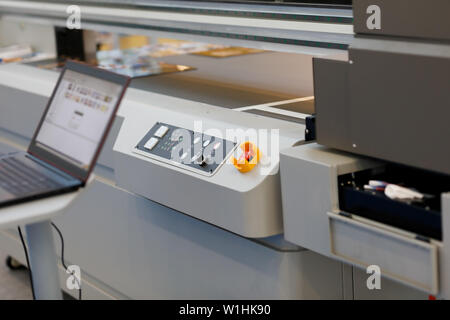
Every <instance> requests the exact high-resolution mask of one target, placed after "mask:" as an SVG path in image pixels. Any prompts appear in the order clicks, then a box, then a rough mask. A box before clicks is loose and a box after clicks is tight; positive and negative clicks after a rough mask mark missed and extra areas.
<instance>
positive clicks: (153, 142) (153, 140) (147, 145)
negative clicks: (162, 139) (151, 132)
mask: <svg viewBox="0 0 450 320" xmlns="http://www.w3.org/2000/svg"><path fill="white" fill-rule="evenodd" d="M158 142H159V140H158V139H157V138H153V137H152V138H150V139H149V140H148V141H147V142H146V143H145V144H144V148H146V149H148V150H152V149H153V148H154V147H155V146H156V145H157V144H158Z"/></svg>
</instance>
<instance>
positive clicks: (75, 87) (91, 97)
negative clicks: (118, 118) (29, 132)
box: [28, 61, 129, 181]
mask: <svg viewBox="0 0 450 320" xmlns="http://www.w3.org/2000/svg"><path fill="white" fill-rule="evenodd" d="M128 84H129V78H128V77H125V76H122V75H118V74H115V73H112V72H109V71H106V70H102V69H98V68H95V67H91V66H88V65H85V64H82V63H76V62H73V61H67V62H66V65H65V68H64V69H63V70H62V72H61V75H60V77H59V80H58V83H57V84H56V87H55V89H54V91H53V94H52V96H51V97H50V100H49V103H48V105H47V109H46V110H45V112H44V115H43V117H42V119H41V121H40V123H39V125H38V128H37V129H36V132H35V135H34V137H33V139H32V141H31V144H30V147H29V148H28V152H29V153H31V154H32V155H34V156H36V157H38V158H40V159H41V160H43V161H46V162H47V163H49V164H51V165H53V166H55V167H57V168H59V169H61V170H63V171H66V172H67V173H69V174H71V175H73V176H75V177H78V178H80V179H81V180H83V181H86V180H87V178H88V177H89V174H90V172H91V170H92V168H93V166H94V165H95V161H96V160H97V157H98V155H99V153H100V150H101V148H102V146H103V143H104V142H105V139H106V136H107V134H108V131H109V129H110V127H111V125H112V121H113V120H114V116H115V114H116V112H117V109H118V107H119V104H120V101H121V99H122V97H123V95H124V93H125V90H126V88H127V86H128Z"/></svg>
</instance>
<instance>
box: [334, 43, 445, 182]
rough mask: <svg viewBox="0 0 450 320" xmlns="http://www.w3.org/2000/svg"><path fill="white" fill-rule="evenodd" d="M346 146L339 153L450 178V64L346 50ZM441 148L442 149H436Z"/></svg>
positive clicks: (428, 59)
mask: <svg viewBox="0 0 450 320" xmlns="http://www.w3.org/2000/svg"><path fill="white" fill-rule="evenodd" d="M350 59H351V60H352V61H353V64H350V67H349V70H350V71H349V88H351V90H352V91H351V98H350V100H349V102H350V108H349V109H347V110H346V109H341V112H343V113H344V116H346V117H348V119H349V121H350V125H349V126H347V125H346V124H345V123H340V124H339V125H340V126H345V127H347V130H348V131H349V134H350V136H351V141H348V140H341V141H340V142H339V144H338V145H337V146H338V147H339V148H341V149H344V150H348V151H352V152H355V153H358V154H364V155H367V156H372V157H376V158H380V159H384V160H389V161H394V162H399V163H403V164H407V165H411V166H416V167H420V168H424V169H429V170H434V171H439V172H442V173H447V174H450V166H449V163H450V148H448V137H450V126H449V120H448V119H450V109H449V107H448V106H449V105H450V90H449V87H448V85H449V83H450V59H449V58H437V57H428V56H424V55H405V54H396V53H386V52H378V51H368V50H350ZM441 143H443V144H441Z"/></svg>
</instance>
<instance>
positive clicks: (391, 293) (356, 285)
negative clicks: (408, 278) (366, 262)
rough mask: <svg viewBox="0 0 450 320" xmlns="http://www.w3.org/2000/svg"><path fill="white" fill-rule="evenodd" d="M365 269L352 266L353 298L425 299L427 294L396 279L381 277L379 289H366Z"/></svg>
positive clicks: (366, 275)
mask: <svg viewBox="0 0 450 320" xmlns="http://www.w3.org/2000/svg"><path fill="white" fill-rule="evenodd" d="M369 276H370V274H367V273H366V272H365V270H363V269H360V268H356V267H354V268H353V290H354V295H355V296H354V299H355V300H427V299H428V294H427V293H424V292H423V291H420V290H418V289H415V288H411V287H409V286H406V285H404V284H401V283H399V282H397V281H394V280H391V279H387V278H385V277H381V289H380V290H376V289H374V290H369V289H367V278H368V277H369Z"/></svg>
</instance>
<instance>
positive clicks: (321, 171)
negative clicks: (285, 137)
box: [280, 143, 379, 255]
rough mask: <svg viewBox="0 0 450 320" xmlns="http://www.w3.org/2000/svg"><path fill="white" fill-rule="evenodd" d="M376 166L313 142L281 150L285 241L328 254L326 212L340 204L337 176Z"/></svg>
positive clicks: (335, 208) (328, 239) (360, 158)
mask: <svg viewBox="0 0 450 320" xmlns="http://www.w3.org/2000/svg"><path fill="white" fill-rule="evenodd" d="M378 165H379V163H377V162H374V161H369V160H367V159H366V158H362V157H356V156H353V155H351V154H348V153H345V152H341V151H337V150H331V149H329V148H325V147H323V146H320V145H318V144H316V143H311V144H306V145H301V146H297V147H292V148H287V149H284V150H282V151H281V153H280V176H281V191H282V192H281V196H282V201H283V223H284V234H285V238H286V240H288V241H290V242H292V243H295V244H297V245H299V246H301V247H304V248H307V249H310V250H314V251H315V252H318V253H320V254H323V255H330V234H329V227H328V217H327V212H328V211H334V210H337V209H338V206H339V204H338V191H337V189H338V186H337V183H338V182H337V179H338V175H341V174H346V173H350V172H356V171H360V170H364V169H368V168H373V167H375V166H378Z"/></svg>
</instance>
